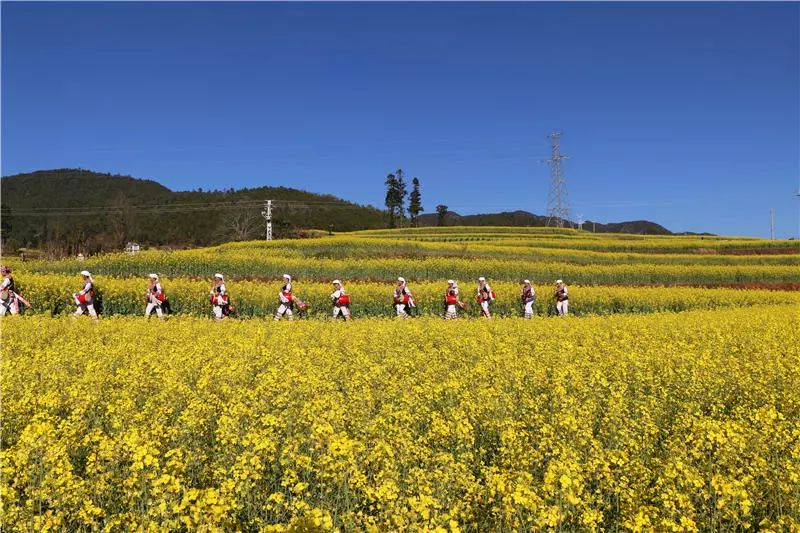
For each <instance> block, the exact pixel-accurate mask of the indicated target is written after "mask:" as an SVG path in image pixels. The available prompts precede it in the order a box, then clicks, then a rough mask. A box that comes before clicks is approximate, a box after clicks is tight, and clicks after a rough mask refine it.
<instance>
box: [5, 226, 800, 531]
mask: <svg viewBox="0 0 800 533" xmlns="http://www.w3.org/2000/svg"><path fill="white" fill-rule="evenodd" d="M5 261H6V264H9V265H10V266H12V267H13V269H14V276H15V280H16V282H17V286H18V289H19V292H21V293H22V294H23V295H24V296H25V297H26V298H27V299H29V300H30V301H31V303H32V304H33V309H32V310H30V311H29V312H27V313H26V314H25V316H22V317H3V319H2V321H1V322H0V326H2V330H1V332H2V341H3V357H2V361H0V370H2V376H0V380H1V381H0V383H1V384H2V399H3V404H2V410H3V413H2V415H3V432H2V435H1V436H0V439H1V440H0V444H1V445H2V452H1V453H2V455H1V456H0V458H1V459H2V472H3V476H2V481H1V482H0V483H1V485H0V487H2V491H1V492H0V497H2V508H3V519H2V521H3V525H4V527H5V528H7V529H9V530H13V531H46V530H57V531H61V530H66V531H81V530H85V531H90V530H108V531H128V530H153V531H161V530H181V531H286V530H291V531H329V530H339V531H362V530H369V531H539V530H570V531H577V530H631V531H653V530H656V531H666V530H672V531H709V530H715V531H716V530H763V531H795V530H798V529H800V389H798V387H797V386H796V383H798V382H800V349H799V348H798V347H799V346H800V291H798V290H797V289H798V288H800V245H798V243H797V242H796V241H763V240H757V239H735V238H717V237H695V236H692V237H641V236H633V235H603V236H599V235H597V236H596V235H592V234H586V233H584V232H581V233H577V232H574V231H569V230H547V229H541V228H530V229H519V228H433V229H432V228H424V229H418V230H414V229H411V230H401V231H384V230H381V231H371V232H359V233H354V234H347V235H337V236H333V237H322V238H318V239H309V240H304V241H274V242H269V243H267V242H245V243H230V244H226V245H223V246H219V247H215V248H208V249H199V250H187V251H174V252H164V251H146V252H142V253H140V254H137V255H133V256H129V255H124V254H119V255H109V256H101V257H92V258H89V259H88V260H87V261H85V262H82V263H78V262H76V261H52V262H48V261H28V262H25V263H20V262H19V261H17V260H8V259H6V260H5ZM83 269H88V270H90V271H91V272H92V274H93V276H94V280H95V283H96V285H97V288H98V292H99V296H100V297H101V299H102V308H103V312H102V314H101V319H100V320H99V321H98V322H92V321H90V320H88V319H87V318H81V319H76V320H73V319H71V318H69V317H68V313H69V312H70V311H71V310H72V304H71V296H70V295H71V294H72V293H73V292H74V291H76V290H77V289H79V288H80V285H81V278H80V276H79V275H78V274H77V273H78V271H80V270H83ZM151 272H156V273H158V274H159V275H161V276H162V282H163V285H164V288H165V289H166V291H167V293H168V295H169V298H170V301H171V302H172V303H173V308H174V310H175V314H173V315H171V316H169V317H168V319H167V320H165V321H163V322H161V321H157V320H152V319H151V320H150V321H145V319H144V318H143V317H142V314H143V311H144V301H143V296H144V291H145V289H146V286H147V280H146V276H147V275H148V274H149V273H151ZM215 272H222V273H224V274H225V276H226V284H227V286H228V289H229V291H230V293H231V295H232V298H233V300H234V302H235V303H236V304H237V307H238V316H239V317H240V318H241V319H226V320H223V321H220V322H215V321H213V320H212V319H211V313H210V305H209V302H208V299H207V293H208V289H209V287H210V284H211V276H213V274H214V273H215ZM284 272H286V273H289V274H292V275H293V276H294V286H295V292H296V293H298V294H299V295H301V296H302V297H303V298H304V299H305V300H306V301H308V302H309V303H310V304H311V308H310V310H309V312H308V313H307V314H306V315H305V316H304V317H303V318H305V320H295V321H294V322H282V323H276V322H274V321H272V320H268V319H269V318H270V317H271V315H272V313H273V312H274V310H275V308H276V307H277V305H278V299H277V293H278V290H279V288H280V276H281V275H282V274H283V273H284ZM481 275H482V276H486V277H487V278H488V281H489V283H490V284H491V285H492V287H493V289H494V290H495V291H496V293H497V301H496V302H495V305H494V312H495V318H494V319H492V320H487V319H480V318H478V312H477V305H476V304H475V303H474V302H473V301H472V295H473V294H474V291H475V286H476V282H475V278H477V276H481ZM397 276H404V277H405V278H406V279H408V281H409V286H410V288H411V289H412V291H414V293H415V295H416V296H417V299H418V310H419V315H420V316H419V317H418V318H414V319H411V320H398V319H396V318H394V317H393V313H394V310H393V308H392V305H391V304H392V300H391V297H392V288H393V282H394V280H395V279H396V277H397ZM333 278H339V279H342V280H343V281H344V283H345V287H346V288H347V289H348V292H349V293H350V294H351V296H352V298H353V304H352V309H353V313H354V315H355V318H356V320H354V321H352V322H350V323H344V322H341V323H337V322H333V321H332V320H331V319H330V318H329V315H330V300H329V294H330V292H331V288H330V280H331V279H333ZM449 278H452V279H456V280H457V281H458V282H459V284H460V286H461V290H462V294H464V295H465V300H467V302H468V304H469V305H468V307H467V309H466V310H465V312H464V313H463V315H462V316H463V317H464V319H459V320H456V321H445V320H443V319H442V318H441V314H442V312H443V306H442V301H441V300H442V294H443V292H444V288H445V281H446V280H447V279H449ZM526 278H527V279H530V280H531V281H532V282H533V284H534V286H535V288H536V293H537V300H536V304H535V306H534V310H535V315H536V316H535V317H534V319H533V320H524V319H522V318H520V316H521V312H522V308H521V303H520V301H519V289H520V281H521V280H522V279H526ZM556 278H561V279H563V280H564V281H565V282H566V283H567V285H568V286H569V289H570V292H569V295H570V315H571V316H568V317H556V316H553V315H554V309H553V308H554V302H553V281H554V280H555V279H556Z"/></svg>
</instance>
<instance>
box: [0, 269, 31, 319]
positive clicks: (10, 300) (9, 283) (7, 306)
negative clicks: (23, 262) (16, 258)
mask: <svg viewBox="0 0 800 533" xmlns="http://www.w3.org/2000/svg"><path fill="white" fill-rule="evenodd" d="M0 275H2V276H3V283H2V285H0V316H4V315H5V314H6V313H8V314H9V315H18V314H19V304H20V302H21V303H22V304H23V305H24V306H25V308H26V309H30V308H31V304H30V302H28V300H26V299H25V298H23V297H22V295H21V294H19V293H17V289H16V287H15V285H14V277H13V276H12V275H11V267H7V266H2V267H0Z"/></svg>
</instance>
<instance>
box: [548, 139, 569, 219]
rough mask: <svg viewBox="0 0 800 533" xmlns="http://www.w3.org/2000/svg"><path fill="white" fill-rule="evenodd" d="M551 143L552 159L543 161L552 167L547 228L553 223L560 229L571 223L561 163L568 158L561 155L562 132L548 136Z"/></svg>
mask: <svg viewBox="0 0 800 533" xmlns="http://www.w3.org/2000/svg"><path fill="white" fill-rule="evenodd" d="M548 137H549V138H550V141H551V147H550V159H544V160H542V162H543V163H547V164H548V165H550V192H549V193H548V194H547V226H549V225H550V224H551V222H552V223H553V224H554V225H555V226H556V227H559V228H563V227H564V223H565V222H566V223H569V202H568V199H567V184H566V181H565V180H564V175H563V174H562V173H561V161H563V160H564V159H567V156H565V155H563V154H562V153H561V148H560V146H559V139H560V138H561V132H560V131H557V132H554V133H551V134H550V135H548Z"/></svg>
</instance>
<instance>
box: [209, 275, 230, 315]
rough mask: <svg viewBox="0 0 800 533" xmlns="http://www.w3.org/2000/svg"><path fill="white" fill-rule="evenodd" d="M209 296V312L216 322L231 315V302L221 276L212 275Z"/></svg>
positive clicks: (223, 278)
mask: <svg viewBox="0 0 800 533" xmlns="http://www.w3.org/2000/svg"><path fill="white" fill-rule="evenodd" d="M209 296H210V298H211V310H212V311H213V313H214V318H215V319H216V320H222V319H224V318H226V317H227V316H228V315H230V314H231V312H232V311H231V300H230V297H229V296H228V289H227V287H225V277H224V276H223V275H222V274H220V273H217V274H214V285H212V286H211V292H209Z"/></svg>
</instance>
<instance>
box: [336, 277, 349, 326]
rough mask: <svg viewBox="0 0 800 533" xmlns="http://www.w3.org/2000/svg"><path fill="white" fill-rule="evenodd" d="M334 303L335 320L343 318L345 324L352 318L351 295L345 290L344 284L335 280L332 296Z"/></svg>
mask: <svg viewBox="0 0 800 533" xmlns="http://www.w3.org/2000/svg"><path fill="white" fill-rule="evenodd" d="M331 300H332V301H333V318H339V317H342V318H343V319H344V321H345V322H347V321H348V320H350V319H351V318H352V313H351V312H350V295H349V294H347V292H346V291H345V290H344V286H342V282H341V281H339V280H338V279H335V280H333V293H332V294H331Z"/></svg>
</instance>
